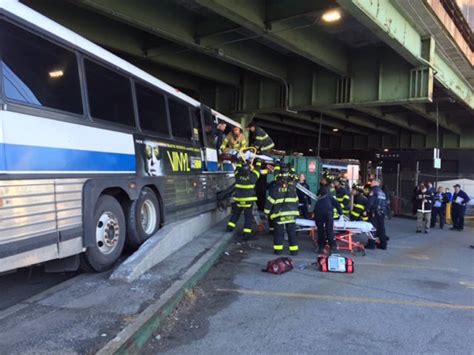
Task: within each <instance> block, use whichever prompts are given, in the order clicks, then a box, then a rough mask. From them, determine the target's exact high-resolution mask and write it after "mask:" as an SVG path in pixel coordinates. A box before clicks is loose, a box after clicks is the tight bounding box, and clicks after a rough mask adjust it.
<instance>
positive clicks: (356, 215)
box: [350, 184, 369, 222]
mask: <svg viewBox="0 0 474 355" xmlns="http://www.w3.org/2000/svg"><path fill="white" fill-rule="evenodd" d="M351 194H352V196H353V197H354V203H353V204H352V211H351V216H350V218H351V221H364V222H367V221H368V220H369V215H368V214H367V202H368V200H367V197H365V196H364V188H363V187H362V186H360V185H356V184H354V185H353V186H352V192H351Z"/></svg>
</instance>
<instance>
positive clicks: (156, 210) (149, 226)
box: [126, 187, 161, 249]
mask: <svg viewBox="0 0 474 355" xmlns="http://www.w3.org/2000/svg"><path fill="white" fill-rule="evenodd" d="M160 223H161V219H160V203H159V202H158V198H157V197H156V195H155V192H154V191H153V190H152V189H150V188H149V187H144V188H143V189H142V191H141V192H140V196H139V197H138V198H137V199H136V200H135V201H132V203H131V204H130V209H129V211H128V223H127V241H126V243H127V245H128V246H129V247H131V248H134V249H136V248H138V247H139V246H140V245H141V244H142V243H143V242H144V241H145V240H147V239H148V238H150V237H151V236H152V235H153V234H155V232H156V231H157V230H158V228H159V227H160Z"/></svg>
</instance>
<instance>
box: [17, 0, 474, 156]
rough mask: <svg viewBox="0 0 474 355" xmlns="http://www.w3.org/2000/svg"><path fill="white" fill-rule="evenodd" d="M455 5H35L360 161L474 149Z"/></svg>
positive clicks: (163, 0)
mask: <svg viewBox="0 0 474 355" xmlns="http://www.w3.org/2000/svg"><path fill="white" fill-rule="evenodd" d="M452 1H454V0H452ZM452 1H451V0H449V1H448V0H377V1H374V0H338V1H331V0H319V1H314V0H297V1H294V0H240V1H235V0H175V1H172V0H160V1H151V0H134V1H125V0H123V1H122V0H74V1H73V0H70V1H69V0H67V1H54V0H24V1H22V2H24V3H25V4H27V5H29V6H31V7H32V8H34V9H35V10H37V11H39V12H41V13H43V14H45V15H46V16H48V17H50V18H52V19H54V20H56V21H57V22H59V23H61V24H63V25H64V26H66V27H68V28H70V29H72V30H73V31H76V32H78V33H79V34H81V35H83V36H84V37H86V38H88V39H90V40H92V41H93V42H96V43H97V44H99V45H101V46H103V47H105V48H107V49H109V50H111V51H113V52H114V53H116V54H118V55H119V56H121V57H123V58H124V59H126V60H129V61H130V62H132V63H134V64H136V65H137V66H139V67H141V68H142V69H144V70H146V71H148V72H150V73H151V74H153V75H155V76H156V77H158V78H160V79H162V80H163V81H166V82H168V83H169V84H171V85H173V86H175V87H177V88H179V89H180V90H182V91H183V92H185V93H187V94H189V95H190V96H192V97H194V98H195V99H197V100H199V101H201V102H203V103H205V104H206V105H209V106H211V107H213V108H215V109H217V110H218V111H221V112H222V113H224V114H227V115H229V116H231V117H233V118H236V119H238V120H241V119H242V118H243V119H244V120H245V121H246V122H248V120H250V119H254V120H257V121H258V122H259V124H260V125H261V126H262V127H264V128H265V129H266V130H268V132H269V133H270V134H271V135H272V136H273V137H274V139H275V141H276V143H277V146H278V147H279V148H282V149H286V150H292V151H300V152H303V153H307V152H311V151H314V150H315V149H316V147H317V146H318V145H319V142H318V137H319V132H320V131H321V132H320V133H321V135H320V136H321V142H320V148H321V151H322V152H323V153H324V152H325V153H326V154H327V155H328V156H329V155H331V156H344V157H355V158H360V157H361V155H365V156H368V154H369V152H371V153H373V152H376V151H383V150H384V149H385V150H386V149H389V150H405V149H427V148H433V147H436V146H437V144H438V143H437V141H439V147H440V148H447V149H458V148H463V149H466V148H467V149H469V148H471V149H472V148H474V93H473V85H474V69H473V62H474V56H473V52H472V50H473V47H474V38H473V34H472V29H470V28H469V25H467V26H466V23H465V20H464V22H463V18H462V16H461V17H459V14H458V15H456V13H455V11H454V13H453V11H452V10H451V11H450V10H449V9H450V8H449V6H447V5H450V4H451V3H452ZM451 5H452V4H451ZM334 9H336V10H337V11H339V13H340V14H341V19H340V20H338V21H336V22H333V23H327V22H325V21H323V20H322V14H324V13H326V12H327V11H328V10H334ZM443 23H444V25H443ZM437 122H438V126H439V135H438V137H439V139H438V140H437V134H436V132H437V130H436V126H437Z"/></svg>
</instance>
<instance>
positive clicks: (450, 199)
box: [445, 187, 453, 203]
mask: <svg viewBox="0 0 474 355" xmlns="http://www.w3.org/2000/svg"><path fill="white" fill-rule="evenodd" d="M445 193H446V197H447V198H448V200H449V201H448V203H451V202H453V194H452V193H451V191H450V190H449V187H447V188H446V192H445Z"/></svg>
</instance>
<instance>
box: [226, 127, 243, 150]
mask: <svg viewBox="0 0 474 355" xmlns="http://www.w3.org/2000/svg"><path fill="white" fill-rule="evenodd" d="M243 148H247V140H246V139H245V136H244V135H243V134H242V130H241V129H240V128H239V127H234V128H232V132H230V133H229V134H228V135H227V136H226V137H225V138H224V141H223V142H222V144H221V147H220V150H221V151H223V152H224V151H226V149H229V150H240V149H243Z"/></svg>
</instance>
